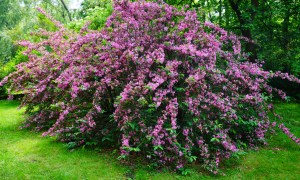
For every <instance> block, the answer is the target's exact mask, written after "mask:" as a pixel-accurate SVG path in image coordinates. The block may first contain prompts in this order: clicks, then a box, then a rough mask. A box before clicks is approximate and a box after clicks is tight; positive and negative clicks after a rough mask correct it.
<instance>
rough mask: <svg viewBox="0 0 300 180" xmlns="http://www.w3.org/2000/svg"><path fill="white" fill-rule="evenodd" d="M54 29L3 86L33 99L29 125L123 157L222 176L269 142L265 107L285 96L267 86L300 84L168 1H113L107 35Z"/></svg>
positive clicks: (27, 102)
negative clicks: (228, 165)
mask: <svg viewBox="0 0 300 180" xmlns="http://www.w3.org/2000/svg"><path fill="white" fill-rule="evenodd" d="M41 11H42V10H41ZM50 18H51V17H50ZM55 23H56V24H57V27H59V28H60V29H59V30H58V31H57V32H47V31H42V30H41V31H40V32H39V33H40V35H41V36H42V37H43V38H44V39H43V40H42V41H41V42H38V43H30V42H27V41H23V42H20V44H21V45H23V46H25V47H27V50H26V51H25V54H26V55H27V56H28V57H29V62H27V63H23V64H20V65H19V66H18V70H17V71H16V72H15V73H12V74H10V75H9V76H8V77H6V78H5V79H4V81H2V82H1V84H4V83H7V82H9V83H10V84H11V89H10V90H13V91H22V92H23V93H24V94H25V97H24V99H23V101H22V106H26V107H27V111H26V112H27V113H28V114H29V115H30V116H29V118H28V120H27V122H26V124H25V126H26V127H35V128H36V129H37V130H45V133H44V135H56V136H57V137H58V138H59V139H60V140H62V141H65V142H72V144H74V145H76V146H78V145H83V144H89V145H93V144H102V145H116V144H117V145H119V146H120V149H121V157H125V156H128V155H130V153H131V152H135V153H140V154H143V155H145V156H146V157H147V158H148V159H149V162H153V163H156V164H157V165H167V166H171V167H174V168H176V169H178V170H183V168H184V164H186V163H188V162H193V161H199V162H203V164H204V165H205V167H206V168H207V169H208V170H210V171H212V172H214V173H217V172H218V170H217V169H218V164H219V162H220V161H221V160H222V159H224V158H229V157H230V156H231V155H233V154H236V153H238V152H239V150H241V149H243V148H246V147H254V146H256V145H258V144H260V143H263V142H264V137H265V133H266V132H267V131H268V129H269V126H270V121H269V117H268V112H269V110H270V109H272V106H271V105H268V104H267V103H266V100H267V98H269V96H271V94H272V92H273V91H276V92H278V93H279V94H280V95H281V96H282V97H283V98H284V96H285V94H284V93H283V92H282V91H280V90H277V89H273V88H272V87H270V86H269V85H268V84H267V83H268V80H269V79H270V78H273V77H281V78H287V79H289V80H290V81H295V82H298V83H300V81H299V79H296V78H295V77H293V76H289V75H287V74H282V73H280V72H276V73H272V72H268V71H264V70H262V68H261V65H259V64H256V63H249V62H247V61H245V60H246V59H247V56H246V55H244V54H243V53H242V52H241V44H240V39H239V38H238V37H236V36H235V35H233V34H231V33H228V32H226V31H225V30H223V29H221V28H220V27H217V26H215V25H214V24H211V23H209V22H206V23H200V22H199V21H198V20H197V14H196V12H195V11H184V10H181V11H180V10H177V9H176V8H174V7H172V6H169V5H167V4H164V3H162V4H157V3H151V2H143V1H139V2H134V3H131V2H128V1H122V2H115V3H114V11H113V13H112V15H111V16H110V17H109V18H108V19H107V22H106V26H105V27H104V28H103V29H102V30H101V31H91V30H88V29H86V28H84V29H82V31H81V32H80V33H79V34H75V33H74V32H70V31H69V30H67V29H64V27H63V26H62V25H60V24H59V23H58V22H55ZM281 127H282V128H285V127H284V126H281ZM285 131H287V132H289V131H288V130H285ZM293 138H294V139H296V138H295V137H294V136H293ZM296 140H297V139H296ZM298 142H299V140H298Z"/></svg>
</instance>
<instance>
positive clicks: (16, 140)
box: [0, 101, 300, 180]
mask: <svg viewBox="0 0 300 180" xmlns="http://www.w3.org/2000/svg"><path fill="white" fill-rule="evenodd" d="M18 104H19V103H18V102H17V101H0V179H1V180H2V179H126V178H128V177H134V178H135V179H163V180H165V179H216V178H218V179H300V147H299V146H298V145H296V144H295V143H293V142H292V141H291V140H290V139H289V138H287V137H286V136H285V135H284V134H283V133H278V134H276V135H273V136H272V137H270V138H269V145H268V146H266V147H264V148H261V149H260V150H259V151H249V152H248V153H247V154H246V155H245V156H243V157H241V158H240V159H230V160H228V161H226V162H224V163H223V167H222V168H223V169H224V172H225V174H226V175H225V176H211V175H209V174H207V173H205V172H204V171H203V170H202V169H201V168H200V167H199V166H198V165H197V166H194V167H191V174H190V175H188V176H180V175H178V174H175V173H172V172H167V171H163V172H155V171H153V170H152V171H151V170H149V169H147V168H146V167H144V166H142V165H136V166H135V167H128V166H125V165H121V164H120V163H119V162H118V160H116V155H115V154H114V153H113V152H107V151H106V152H102V153H101V152H96V151H90V150H85V149H78V150H75V151H72V152H70V151H69V150H68V149H67V148H66V147H65V146H64V145H63V144H62V143H59V142H55V140H54V139H53V138H49V137H42V136H41V134H40V133H34V132H30V131H28V130H20V129H19V126H20V124H21V122H22V121H23V118H22V110H21V111H18V110H17V109H16V108H17V106H18ZM276 111H277V112H278V113H279V114H281V115H282V116H283V117H284V118H283V120H281V121H282V122H284V123H285V125H286V126H287V127H288V128H290V130H291V132H292V133H294V134H295V135H297V137H300V104H278V105H276Z"/></svg>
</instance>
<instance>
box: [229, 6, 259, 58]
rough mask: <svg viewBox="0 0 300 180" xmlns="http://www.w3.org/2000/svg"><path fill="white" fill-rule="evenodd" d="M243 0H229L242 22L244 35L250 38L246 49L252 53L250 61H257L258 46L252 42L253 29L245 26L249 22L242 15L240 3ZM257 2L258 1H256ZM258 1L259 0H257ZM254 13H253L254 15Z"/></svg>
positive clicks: (241, 27) (241, 26)
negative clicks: (235, 0)
mask: <svg viewBox="0 0 300 180" xmlns="http://www.w3.org/2000/svg"><path fill="white" fill-rule="evenodd" d="M254 1H255V0H252V1H251V2H252V3H254ZM240 2H241V0H238V1H237V2H234V1H233V0H229V4H230V6H231V8H232V10H233V11H234V12H235V14H236V16H237V19H238V21H239V23H240V29H241V33H242V35H243V36H244V37H246V38H248V40H249V42H247V43H246V47H245V49H246V51H247V52H248V53H250V55H249V61H250V62H255V61H256V59H257V52H256V46H255V44H254V43H253V42H252V40H253V39H252V33H251V30H250V29H249V28H245V26H246V25H247V24H248V23H249V22H248V21H247V20H246V19H244V18H243V17H242V12H241V11H240V9H239V4H240ZM256 2H257V1H256ZM257 3H258V2H257ZM253 14H254V13H252V15H253ZM254 17H255V15H253V18H254ZM253 20H254V19H252V20H251V21H252V22H253Z"/></svg>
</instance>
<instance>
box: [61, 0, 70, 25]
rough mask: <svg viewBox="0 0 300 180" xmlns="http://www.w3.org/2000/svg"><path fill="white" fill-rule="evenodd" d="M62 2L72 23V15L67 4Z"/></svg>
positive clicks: (62, 0)
mask: <svg viewBox="0 0 300 180" xmlns="http://www.w3.org/2000/svg"><path fill="white" fill-rule="evenodd" d="M60 2H61V3H62V5H63V6H64V8H65V10H66V11H67V14H68V16H69V20H70V21H72V17H71V13H70V11H69V9H68V7H67V5H66V3H65V2H64V0H60Z"/></svg>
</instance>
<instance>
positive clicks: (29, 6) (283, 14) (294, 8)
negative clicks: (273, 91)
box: [0, 0, 300, 100]
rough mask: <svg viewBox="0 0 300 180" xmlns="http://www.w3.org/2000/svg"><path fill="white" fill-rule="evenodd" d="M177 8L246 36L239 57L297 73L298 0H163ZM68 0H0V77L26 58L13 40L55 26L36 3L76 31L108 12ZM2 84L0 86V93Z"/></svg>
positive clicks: (97, 1) (102, 4)
mask: <svg viewBox="0 0 300 180" xmlns="http://www.w3.org/2000/svg"><path fill="white" fill-rule="evenodd" d="M165 2H166V3H168V4H171V5H175V6H177V7H178V8H181V7H187V6H188V8H189V9H195V10H196V11H197V13H198V14H199V18H200V20H201V21H202V22H204V21H211V22H213V23H215V24H218V25H219V26H221V27H222V28H224V29H226V30H228V31H232V32H234V33H235V34H238V35H241V36H244V37H246V38H248V39H249V40H251V41H245V42H244V44H243V48H244V52H246V53H248V55H249V58H248V59H245V61H250V62H254V61H260V62H262V61H263V62H264V68H265V69H267V70H271V71H277V70H280V71H282V72H286V73H289V74H293V75H295V76H297V77H300V23H299V22H300V1H299V0H194V1H192V0H166V1H165ZM73 3H74V1H72V0H1V3H0V12H1V14H0V79H2V78H3V77H4V76H6V75H8V74H9V73H10V72H12V71H14V70H15V68H14V67H15V65H16V64H18V63H20V62H23V61H26V60H27V57H26V56H24V55H22V50H23V49H22V48H21V47H20V46H18V45H17V42H18V41H20V40H22V39H30V40H32V41H38V37H36V39H34V36H29V34H30V33H34V32H35V31H38V30H39V29H40V28H43V29H47V30H50V31H54V30H56V27H55V26H54V25H53V24H52V22H51V21H50V20H48V19H47V18H46V17H45V16H44V15H42V14H40V13H38V11H37V10H36V9H35V8H36V7H37V6H39V7H41V8H43V9H44V10H45V11H46V12H47V13H48V14H50V15H51V16H53V17H54V18H55V19H56V20H58V21H60V22H62V23H64V24H65V25H66V26H67V27H69V28H70V29H74V30H75V31H79V30H80V29H81V28H82V27H83V25H84V24H85V23H86V22H88V21H91V24H90V25H89V28H90V29H95V30H96V29H100V28H101V27H102V26H103V25H104V23H105V19H106V17H107V16H108V15H109V14H110V13H111V11H112V6H111V1H109V0H84V1H83V2H82V4H81V6H80V7H79V8H78V9H72V8H71V7H72V4H73ZM270 83H271V84H272V85H273V86H275V87H276V88H279V89H283V90H285V91H286V92H287V94H288V95H289V96H291V97H292V98H294V99H298V100H299V99H300V90H299V89H300V85H299V84H298V85H297V84H296V83H292V82H289V81H285V80H279V79H274V80H272V81H271V82H270ZM5 91H6V90H5V88H1V89H0V94H1V97H5V95H4V94H5Z"/></svg>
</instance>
